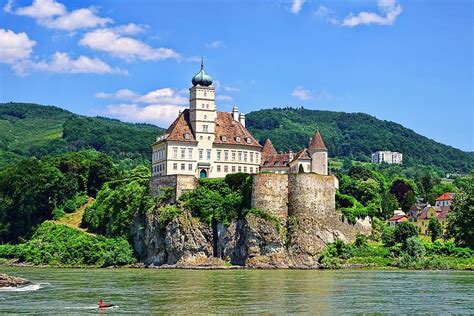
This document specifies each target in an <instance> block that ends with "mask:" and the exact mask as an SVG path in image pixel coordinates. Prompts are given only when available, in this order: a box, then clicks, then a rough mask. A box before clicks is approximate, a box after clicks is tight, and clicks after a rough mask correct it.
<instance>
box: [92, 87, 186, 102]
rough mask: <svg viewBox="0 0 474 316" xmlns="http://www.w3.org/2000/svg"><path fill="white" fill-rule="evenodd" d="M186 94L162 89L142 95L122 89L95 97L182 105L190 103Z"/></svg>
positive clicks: (98, 94)
mask: <svg viewBox="0 0 474 316" xmlns="http://www.w3.org/2000/svg"><path fill="white" fill-rule="evenodd" d="M184 93H185V91H179V90H176V89H172V88H161V89H156V90H153V91H150V92H148V93H145V94H143V95H141V94H138V93H136V92H134V91H131V90H129V89H120V90H118V91H116V92H113V93H105V92H98V93H96V94H95V96H96V98H99V99H116V100H127V101H132V102H136V103H149V104H162V105H163V104H173V105H182V104H186V103H187V102H188V98H187V97H186V96H185V95H184Z"/></svg>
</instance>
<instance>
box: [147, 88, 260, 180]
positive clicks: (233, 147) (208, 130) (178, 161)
mask: <svg viewBox="0 0 474 316" xmlns="http://www.w3.org/2000/svg"><path fill="white" fill-rule="evenodd" d="M189 92H190V93H189V95H190V97H189V110H186V111H185V112H186V113H180V117H178V119H177V121H175V123H173V124H175V125H174V126H173V125H172V126H171V127H170V128H169V129H168V131H167V132H166V133H165V135H163V136H161V137H158V138H157V141H156V142H155V143H154V144H153V145H152V154H153V155H152V175H153V176H165V175H174V174H179V175H194V176H196V177H198V178H203V177H206V178H207V177H209V178H223V177H225V176H226V175H227V174H229V173H237V172H245V173H257V172H259V166H260V158H261V157H260V151H261V146H260V145H259V144H258V142H257V141H256V140H255V139H254V138H253V137H252V136H251V135H250V133H249V132H248V131H247V130H246V129H245V115H244V114H242V113H239V111H238V109H237V108H236V107H235V108H234V109H233V111H232V113H218V112H217V109H216V104H215V89H214V87H212V86H201V85H195V86H193V87H191V88H190V89H189ZM185 114H186V115H188V116H187V117H188V119H187V121H185V119H184V118H182V117H181V116H183V115H185ZM219 117H220V118H221V119H219ZM219 120H221V121H219ZM218 127H219V128H221V130H223V131H221V132H220V133H221V134H220V135H218V134H217V132H218V131H217V130H218ZM174 129H176V130H174ZM181 129H182V130H183V131H182V130H181ZM227 139H228V140H229V141H227Z"/></svg>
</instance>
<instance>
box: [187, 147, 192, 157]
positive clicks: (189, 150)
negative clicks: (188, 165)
mask: <svg viewBox="0 0 474 316" xmlns="http://www.w3.org/2000/svg"><path fill="white" fill-rule="evenodd" d="M188 158H189V159H193V149H192V148H188Z"/></svg>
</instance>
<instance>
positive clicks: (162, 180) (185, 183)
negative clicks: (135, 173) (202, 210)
mask: <svg viewBox="0 0 474 316" xmlns="http://www.w3.org/2000/svg"><path fill="white" fill-rule="evenodd" d="M196 182H197V179H196V177H195V176H192V175H176V174H175V175H168V176H156V177H151V179H150V194H151V195H152V196H157V195H159V194H160V189H161V188H162V187H171V188H173V191H172V197H171V200H170V203H175V202H176V200H177V199H179V197H180V196H181V195H182V194H183V193H184V192H186V191H191V190H194V188H195V187H196Z"/></svg>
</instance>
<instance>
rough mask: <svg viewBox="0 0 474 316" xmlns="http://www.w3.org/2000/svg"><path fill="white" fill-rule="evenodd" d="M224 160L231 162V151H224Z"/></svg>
mask: <svg viewBox="0 0 474 316" xmlns="http://www.w3.org/2000/svg"><path fill="white" fill-rule="evenodd" d="M224 160H225V161H229V151H228V150H224Z"/></svg>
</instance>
